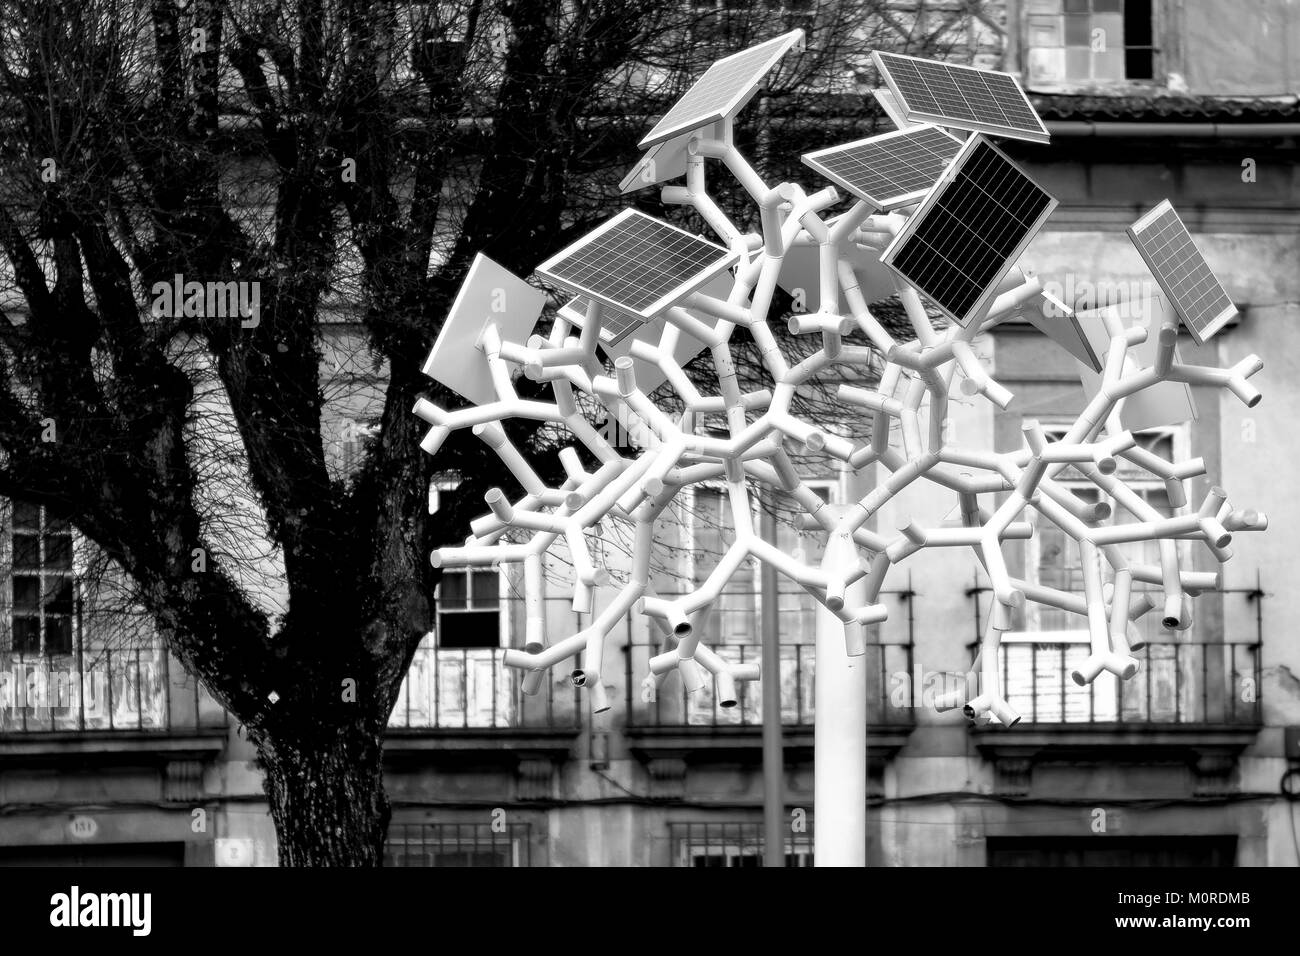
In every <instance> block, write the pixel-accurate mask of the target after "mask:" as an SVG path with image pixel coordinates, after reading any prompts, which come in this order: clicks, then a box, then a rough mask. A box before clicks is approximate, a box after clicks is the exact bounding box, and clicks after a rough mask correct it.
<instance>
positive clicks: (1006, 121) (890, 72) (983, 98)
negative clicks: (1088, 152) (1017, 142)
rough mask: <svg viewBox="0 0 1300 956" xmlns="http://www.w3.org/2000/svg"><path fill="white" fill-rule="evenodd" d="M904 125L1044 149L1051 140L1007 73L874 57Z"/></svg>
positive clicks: (897, 57) (887, 55) (885, 55)
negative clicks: (1028, 142)
mask: <svg viewBox="0 0 1300 956" xmlns="http://www.w3.org/2000/svg"><path fill="white" fill-rule="evenodd" d="M871 56H872V58H873V59H874V60H875V63H876V68H877V69H878V70H879V71H880V75H881V76H882V77H883V78H884V80H885V83H886V84H888V86H889V90H890V92H891V93H893V94H894V99H895V101H896V102H897V104H898V105H899V106H901V107H902V109H903V111H904V113H905V115H906V116H907V120H908V122H913V123H915V122H926V123H937V124H938V125H940V126H952V127H956V128H957V129H969V130H974V131H975V132H978V133H992V134H993V135H995V136H1009V137H1011V138H1013V139H1027V140H1031V141H1032V142H1035V143H1046V142H1047V141H1048V139H1049V138H1050V137H1049V134H1048V132H1047V127H1046V126H1044V125H1043V121H1042V120H1041V119H1039V118H1038V114H1037V113H1036V112H1034V108H1033V107H1032V106H1031V105H1030V104H1029V97H1027V96H1025V91H1024V90H1022V89H1021V88H1020V83H1019V82H1018V81H1017V80H1016V78H1015V77H1014V76H1012V75H1011V74H1010V73H999V72H998V71H996V70H979V69H976V68H975V67H973V66H958V65H956V64H953V63H941V62H940V61H938V60H922V59H920V58H918V57H914V56H902V55H901V54H898V53H880V52H879V51H873V52H872V54H871Z"/></svg>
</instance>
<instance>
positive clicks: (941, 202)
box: [889, 140, 1052, 321]
mask: <svg viewBox="0 0 1300 956" xmlns="http://www.w3.org/2000/svg"><path fill="white" fill-rule="evenodd" d="M1051 204H1052V197H1051V196H1049V195H1048V194H1047V193H1046V192H1044V191H1043V190H1042V188H1041V187H1039V185H1038V184H1037V183H1035V182H1034V181H1033V180H1032V179H1030V178H1029V177H1028V176H1026V175H1025V174H1024V173H1022V172H1021V171H1020V169H1019V168H1017V167H1016V165H1015V164H1014V163H1012V162H1011V161H1010V160H1008V159H1006V158H1005V157H1003V156H1002V155H1001V154H1000V153H999V152H998V151H997V150H995V149H994V148H993V147H992V146H990V145H989V144H988V143H986V142H984V141H983V140H979V141H977V142H975V144H974V145H973V146H972V148H971V149H970V151H969V152H968V153H967V154H966V156H965V158H964V162H962V164H961V166H960V168H958V169H956V170H955V171H954V173H953V175H952V178H951V180H950V181H949V182H948V183H947V184H946V185H945V186H944V187H943V192H942V193H941V194H940V195H938V197H937V198H936V200H935V202H934V204H933V205H932V206H931V207H930V208H929V209H928V210H924V211H923V212H922V213H918V214H919V215H921V216H922V218H921V220H920V221H919V222H918V223H917V224H916V226H915V228H914V230H913V231H912V233H911V235H910V236H908V237H907V238H906V240H905V241H903V242H902V243H900V245H899V246H898V247H897V248H896V249H894V250H893V251H892V254H891V255H890V256H889V264H890V265H892V266H893V267H894V268H895V269H896V270H897V271H898V272H899V273H901V274H902V276H903V277H904V278H905V279H907V281H908V282H910V283H911V284H912V285H914V286H916V287H917V288H918V289H920V290H921V291H922V292H924V293H925V294H926V295H927V296H929V297H930V298H931V299H933V300H934V302H935V304H936V305H938V306H939V307H940V308H942V309H943V310H944V311H945V312H947V313H949V314H950V315H951V316H953V317H954V318H956V319H957V320H958V321H965V320H967V319H968V318H969V313H970V312H971V310H972V309H973V308H974V307H975V305H976V304H977V303H978V301H979V299H980V298H981V296H983V294H984V292H985V291H986V290H987V289H988V288H989V287H990V286H992V285H993V284H994V283H995V282H997V280H998V279H999V277H1000V276H1001V274H1002V273H1003V271H1005V269H1006V267H1007V265H1008V260H1009V259H1010V258H1011V256H1012V255H1014V254H1015V251H1016V247H1017V246H1018V245H1019V244H1020V243H1021V241H1022V240H1024V239H1026V238H1027V236H1028V235H1029V233H1030V231H1031V230H1032V229H1033V228H1034V227H1035V224H1036V223H1037V222H1038V220H1039V219H1040V217H1041V216H1042V215H1043V213H1044V211H1045V210H1047V209H1048V207H1049V206H1050V205H1051Z"/></svg>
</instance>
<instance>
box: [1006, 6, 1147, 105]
mask: <svg viewBox="0 0 1300 956" xmlns="http://www.w3.org/2000/svg"><path fill="white" fill-rule="evenodd" d="M1026 16H1027V21H1026V29H1027V42H1026V44H1025V46H1026V49H1027V50H1028V73H1029V82H1030V84H1031V85H1035V84H1052V83H1093V82H1098V83H1116V82H1122V81H1124V80H1152V79H1155V53H1156V50H1155V46H1154V27H1153V20H1152V16H1153V11H1152V0H1028V3H1027V4H1026Z"/></svg>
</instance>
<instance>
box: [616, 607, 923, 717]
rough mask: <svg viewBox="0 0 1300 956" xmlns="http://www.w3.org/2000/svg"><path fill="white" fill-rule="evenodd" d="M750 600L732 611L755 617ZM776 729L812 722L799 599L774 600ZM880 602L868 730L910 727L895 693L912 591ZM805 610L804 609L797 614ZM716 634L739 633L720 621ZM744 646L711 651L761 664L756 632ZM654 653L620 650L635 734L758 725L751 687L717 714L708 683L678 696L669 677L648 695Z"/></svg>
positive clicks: (808, 644)
mask: <svg viewBox="0 0 1300 956" xmlns="http://www.w3.org/2000/svg"><path fill="white" fill-rule="evenodd" d="M746 596H748V597H749V598H754V597H756V595H754V594H748V595H743V594H739V595H738V594H733V595H731V597H732V598H734V599H736V600H735V602H734V603H735V604H736V605H738V606H740V607H741V608H742V609H743V613H745V614H746V615H756V614H757V611H756V610H754V609H755V608H756V607H757V601H747V600H743V598H745V597H746ZM781 599H782V605H781V619H782V629H781V642H782V643H781V648H780V657H781V673H780V682H781V722H782V723H783V724H786V725H790V726H805V727H811V726H812V724H813V717H814V699H815V698H814V676H815V669H816V649H815V644H814V641H815V635H814V633H813V628H814V626H815V625H814V622H815V610H814V607H813V604H812V602H813V598H812V597H810V596H809V595H807V594H792V593H783V594H782V595H781ZM881 600H882V601H883V602H885V603H887V604H888V605H889V606H890V619H889V621H887V622H885V623H884V624H881V625H876V626H874V627H873V628H871V629H870V630H871V632H872V633H871V636H870V637H869V638H868V646H867V651H866V657H865V662H866V670H867V675H868V676H867V680H868V687H867V722H868V723H869V724H872V725H891V726H892V725H897V726H910V725H911V724H913V723H914V722H915V713H914V711H913V710H912V708H911V706H910V699H909V701H902V702H900V700H899V695H898V693H897V690H898V688H899V687H900V686H901V685H903V684H906V687H907V689H908V691H909V692H910V688H911V685H912V662H913V644H912V642H913V636H914V635H913V631H914V620H913V616H912V592H911V591H896V592H888V593H883V594H882V595H881ZM805 604H806V605H807V606H806V607H805ZM727 613H728V610H727V609H726V608H723V609H718V608H715V609H714V611H713V616H714V617H716V616H718V615H719V614H722V615H726V614H727ZM715 628H716V630H718V631H719V632H720V633H722V634H724V635H725V634H728V633H731V634H736V633H745V632H744V630H743V629H741V628H731V627H729V626H727V624H726V623H725V622H723V623H722V624H720V625H715ZM748 635H749V637H750V640H749V641H748V642H745V643H740V642H736V641H735V640H734V639H733V640H732V641H730V642H727V643H721V644H716V645H713V646H712V647H713V650H714V651H715V652H716V653H717V654H718V656H720V657H721V658H723V659H724V660H727V661H730V662H732V663H737V664H744V663H750V662H755V661H759V660H760V659H761V658H762V646H761V645H760V644H759V643H758V640H759V634H758V631H757V627H755V628H753V629H752V630H749V631H748ZM659 652H660V646H659V645H658V644H650V643H648V642H632V643H631V644H629V646H628V647H627V651H626V675H625V679H626V681H627V711H626V712H627V723H628V726H641V727H679V726H680V727H724V726H739V727H758V726H761V724H762V721H763V707H762V690H761V687H760V685H759V684H754V683H749V682H743V683H741V684H739V685H738V687H737V691H738V699H737V702H736V705H735V706H734V707H723V706H721V704H720V703H719V702H718V701H717V699H716V698H715V695H714V687H713V684H712V682H711V681H710V682H706V684H705V686H704V688H703V689H701V690H700V691H698V692H696V693H694V694H686V693H683V688H682V684H681V680H680V677H678V676H677V675H676V674H675V673H673V674H670V675H669V677H668V678H667V679H666V680H665V681H664V682H663V683H662V684H661V685H660V686H659V687H658V688H657V689H656V690H655V691H654V693H653V694H652V693H650V692H649V690H648V689H647V688H646V687H645V685H644V684H643V683H642V680H641V679H642V678H643V677H644V676H645V674H647V673H648V672H649V661H650V658H651V657H653V656H654V655H656V654H658V653H659Z"/></svg>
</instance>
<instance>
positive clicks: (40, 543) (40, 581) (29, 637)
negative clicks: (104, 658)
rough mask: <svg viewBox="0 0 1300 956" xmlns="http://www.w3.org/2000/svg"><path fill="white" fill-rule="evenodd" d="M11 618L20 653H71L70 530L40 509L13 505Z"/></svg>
mask: <svg viewBox="0 0 1300 956" xmlns="http://www.w3.org/2000/svg"><path fill="white" fill-rule="evenodd" d="M10 543H11V546H12V550H11V552H10V553H11V554H12V562H13V564H12V566H13V573H12V576H11V584H10V587H11V592H10V597H11V605H10V607H11V615H12V634H13V650H14V651H15V652H17V653H19V654H34V655H44V656H47V657H50V656H54V655H58V654H71V653H72V630H73V613H74V600H73V594H74V588H75V584H74V575H73V567H72V526H71V525H70V524H68V522H66V521H64V520H63V519H61V518H57V517H55V516H54V515H52V514H50V513H49V512H48V511H47V510H46V509H45V507H44V506H42V505H37V504H32V503H30V502H26V501H15V502H14V503H13V522H12V536H11V539H10Z"/></svg>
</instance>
